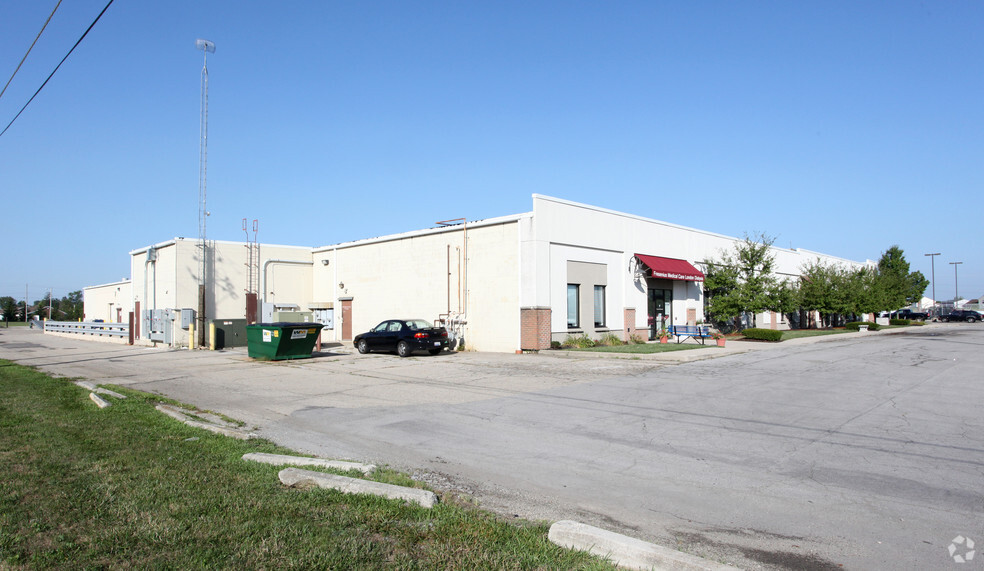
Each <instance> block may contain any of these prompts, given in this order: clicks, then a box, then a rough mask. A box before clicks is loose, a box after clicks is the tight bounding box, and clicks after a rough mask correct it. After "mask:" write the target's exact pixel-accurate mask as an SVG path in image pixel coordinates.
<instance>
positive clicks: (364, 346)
mask: <svg viewBox="0 0 984 571" xmlns="http://www.w3.org/2000/svg"><path fill="white" fill-rule="evenodd" d="M356 348H358V349H359V353H362V354H363V355H365V354H366V353H368V352H369V344H368V343H366V340H365V339H359V343H358V345H356Z"/></svg>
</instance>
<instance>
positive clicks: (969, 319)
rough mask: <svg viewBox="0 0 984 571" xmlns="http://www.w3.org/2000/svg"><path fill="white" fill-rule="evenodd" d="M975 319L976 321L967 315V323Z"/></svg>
mask: <svg viewBox="0 0 984 571" xmlns="http://www.w3.org/2000/svg"><path fill="white" fill-rule="evenodd" d="M975 321H977V320H976V319H974V318H973V317H968V318H967V323H973V322H975Z"/></svg>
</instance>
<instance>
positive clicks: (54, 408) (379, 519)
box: [0, 360, 613, 569]
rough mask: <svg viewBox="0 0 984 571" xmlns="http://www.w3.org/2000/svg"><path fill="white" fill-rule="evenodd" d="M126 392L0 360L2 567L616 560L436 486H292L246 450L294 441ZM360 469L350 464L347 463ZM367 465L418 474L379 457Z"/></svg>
mask: <svg viewBox="0 0 984 571" xmlns="http://www.w3.org/2000/svg"><path fill="white" fill-rule="evenodd" d="M115 390H117V392H123V393H125V394H127V395H129V397H130V398H128V399H126V400H113V399H111V398H109V397H107V400H112V401H113V402H114V404H113V406H111V407H110V408H107V409H99V408H97V407H96V406H95V405H94V404H93V403H92V402H90V401H89V398H88V394H87V393H88V391H85V390H83V389H81V388H79V387H76V386H75V385H72V384H70V383H69V382H67V380H65V379H52V378H51V377H48V376H46V375H44V374H42V373H39V372H37V371H35V370H33V369H30V368H26V367H22V366H19V365H15V364H13V363H10V362H9V361H2V360H0V569H10V568H13V569H18V568H25V569H38V568H44V569H95V568H106V567H110V568H131V567H132V568H147V567H150V568H174V569H182V568H234V569H286V568H316V569H355V568H357V569H383V568H385V569H613V567H611V566H610V565H608V564H607V563H605V562H603V561H601V560H599V559H596V558H593V557H591V556H588V555H586V554H584V553H580V552H573V551H569V550H566V549H562V548H560V547H557V546H555V545H553V544H551V543H550V542H549V541H548V540H547V529H548V526H547V525H546V524H544V523H532V522H526V521H518V520H509V521H506V520H502V519H500V518H498V517H496V516H494V515H492V514H490V513H487V512H484V511H482V510H479V509H477V508H475V507H473V506H470V505H469V504H468V503H467V501H466V500H464V499H458V498H454V497H443V498H441V499H442V503H440V504H438V505H437V506H436V507H435V508H433V509H431V510H428V509H425V508H421V507H418V506H416V505H413V504H407V503H405V502H402V501H398V500H386V499H381V498H377V497H374V496H362V495H346V494H342V493H340V492H337V491H334V490H321V489H313V490H298V489H292V488H287V487H284V486H283V485H281V484H280V482H279V480H278V479H277V472H278V471H279V470H280V467H276V466H268V465H265V464H257V463H253V462H246V461H243V460H241V458H240V457H241V456H242V455H243V454H244V453H246V452H274V453H290V451H287V450H283V449H279V448H278V447H276V446H274V445H272V444H271V443H269V442H266V441H262V440H249V441H240V440H233V439H231V438H227V437H223V436H219V435H216V434H213V433H210V432H206V431H204V430H200V429H196V428H192V427H189V426H186V425H184V424H181V423H179V422H178V421H176V420H174V419H171V418H170V417H167V416H165V415H163V414H161V413H159V412H157V411H155V410H154V408H153V407H154V405H155V404H157V403H158V402H161V399H160V398H158V397H155V396H152V395H147V394H143V393H137V392H134V391H127V390H126V389H119V388H116V389H115ZM346 475H349V476H359V475H360V474H359V473H349V474H346ZM371 478H372V479H376V480H380V481H386V482H389V483H395V484H402V485H415V486H418V487H423V486H421V485H420V484H419V483H416V482H414V481H412V480H411V479H410V478H408V477H407V476H405V475H402V474H399V473H397V472H393V471H391V470H385V469H384V470H377V471H376V472H375V473H373V475H372V476H371Z"/></svg>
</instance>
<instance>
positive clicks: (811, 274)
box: [799, 259, 837, 323]
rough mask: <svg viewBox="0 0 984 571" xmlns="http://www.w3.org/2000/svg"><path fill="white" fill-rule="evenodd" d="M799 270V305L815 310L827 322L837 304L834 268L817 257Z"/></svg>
mask: <svg viewBox="0 0 984 571" xmlns="http://www.w3.org/2000/svg"><path fill="white" fill-rule="evenodd" d="M800 272H801V276H800V287H799V290H800V306H801V307H802V308H803V309H805V310H807V311H816V312H817V313H819V314H820V318H821V319H822V320H823V321H824V323H827V322H828V321H829V316H830V315H831V314H833V313H834V310H835V308H836V306H837V301H836V297H835V294H834V287H835V286H834V281H835V278H834V274H836V269H835V268H833V267H830V266H827V265H825V264H824V263H823V262H821V261H820V260H819V259H817V260H815V261H813V262H810V263H808V264H807V265H806V266H804V267H802V268H800Z"/></svg>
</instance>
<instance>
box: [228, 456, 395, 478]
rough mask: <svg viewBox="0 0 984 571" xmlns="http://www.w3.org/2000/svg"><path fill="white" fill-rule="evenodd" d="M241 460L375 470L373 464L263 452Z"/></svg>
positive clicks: (364, 472)
mask: <svg viewBox="0 0 984 571" xmlns="http://www.w3.org/2000/svg"><path fill="white" fill-rule="evenodd" d="M243 460H249V461H252V462H259V463H261V464H272V465H274V466H320V467H322V468H332V469H335V470H359V471H360V472H362V473H363V474H368V473H370V472H372V471H373V470H375V469H376V465H375V464H360V463H358V462H346V461H344V460H324V459H322V458H306V457H303V456H286V455H283V454H267V453H265V452H248V453H246V454H243Z"/></svg>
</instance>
